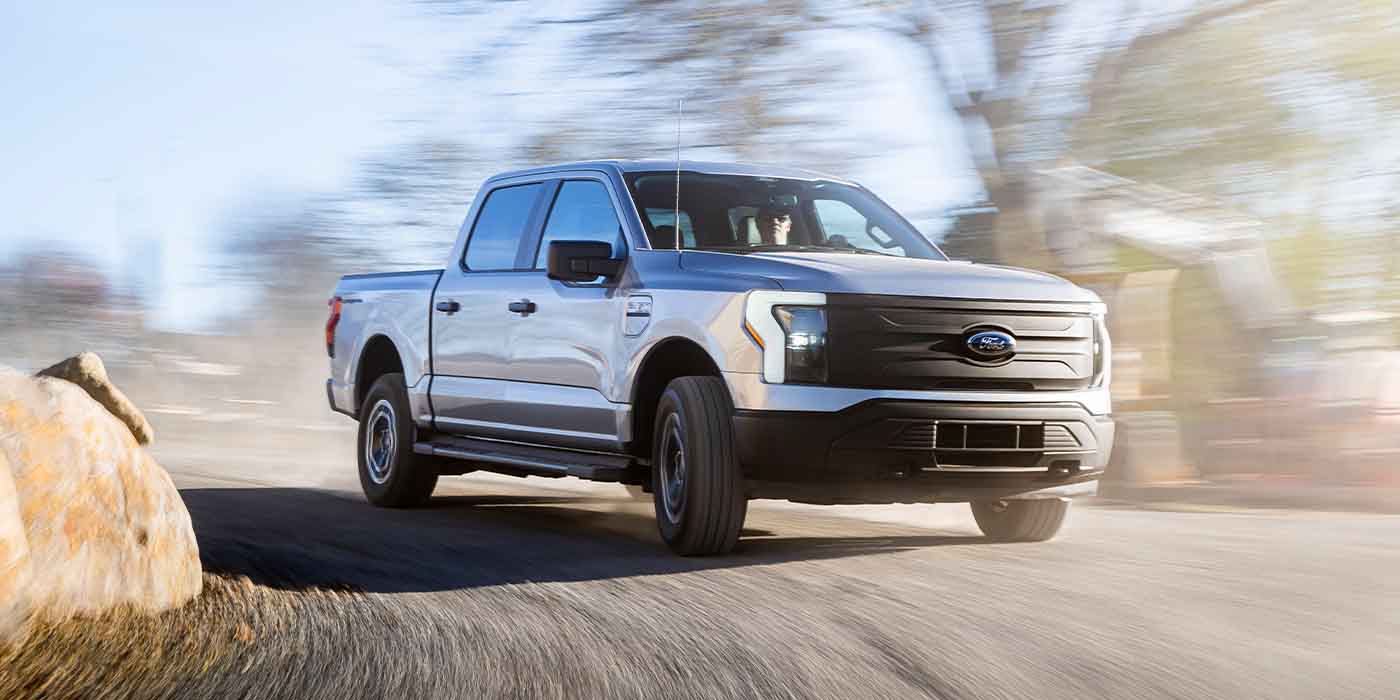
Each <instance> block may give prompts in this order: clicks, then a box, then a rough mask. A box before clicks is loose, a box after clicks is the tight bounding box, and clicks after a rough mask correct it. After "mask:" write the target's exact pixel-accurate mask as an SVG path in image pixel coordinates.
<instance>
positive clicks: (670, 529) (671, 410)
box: [651, 387, 695, 542]
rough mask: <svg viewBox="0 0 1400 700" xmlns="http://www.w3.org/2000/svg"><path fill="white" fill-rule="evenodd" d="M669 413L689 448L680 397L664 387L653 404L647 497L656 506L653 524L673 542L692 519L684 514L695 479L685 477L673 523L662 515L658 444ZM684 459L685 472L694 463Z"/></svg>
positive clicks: (688, 429)
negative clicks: (677, 516)
mask: <svg viewBox="0 0 1400 700" xmlns="http://www.w3.org/2000/svg"><path fill="white" fill-rule="evenodd" d="M671 414H676V415H678V416H679V417H680V425H681V433H682V438H684V439H685V440H686V449H687V450H689V449H691V439H692V438H691V435H692V431H691V426H690V422H689V421H688V420H687V416H686V414H685V410H684V409H683V408H682V407H681V400H680V396H679V395H677V394H676V390H675V389H674V388H671V387H667V389H666V391H665V393H663V394H662V395H661V401H660V402H658V403H657V406H656V423H655V424H654V425H653V426H652V432H651V434H652V446H651V453H652V454H651V496H652V505H654V506H655V509H656V523H657V526H658V527H659V528H660V530H661V536H662V538H663V539H665V540H666V541H668V542H672V541H675V540H677V539H679V538H680V537H682V536H683V535H684V534H685V526H686V523H687V522H688V521H689V520H691V519H692V518H689V517H687V515H688V511H689V510H690V508H691V504H692V503H694V502H695V500H694V499H693V498H692V497H691V492H692V491H693V490H694V485H695V479H693V478H687V479H686V480H685V491H686V494H685V496H686V497H685V507H684V508H683V509H682V510H681V520H680V522H673V521H672V520H671V519H670V518H669V517H668V516H667V515H666V505H665V502H664V500H663V499H665V498H666V496H665V494H664V491H665V490H666V486H665V484H663V483H662V482H661V447H662V442H663V441H662V439H661V433H662V429H663V427H664V426H665V425H666V421H667V419H668V418H670V416H671ZM686 459H687V460H688V461H690V464H689V465H688V466H687V471H689V470H691V469H693V466H694V462H693V461H691V460H692V457H691V456H690V455H687V456H686Z"/></svg>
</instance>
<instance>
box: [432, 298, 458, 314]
mask: <svg viewBox="0 0 1400 700" xmlns="http://www.w3.org/2000/svg"><path fill="white" fill-rule="evenodd" d="M437 310H438V311H441V312H443V313H445V314H455V313H457V312H458V311H461V310H462V305H461V304H459V303H457V302H456V301H455V300H452V299H449V300H447V301H440V302H438V303H437Z"/></svg>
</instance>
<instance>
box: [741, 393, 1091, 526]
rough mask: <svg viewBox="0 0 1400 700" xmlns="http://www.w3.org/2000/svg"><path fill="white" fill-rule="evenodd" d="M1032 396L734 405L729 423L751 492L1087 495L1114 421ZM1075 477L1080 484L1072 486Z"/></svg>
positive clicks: (835, 498)
mask: <svg viewBox="0 0 1400 700" xmlns="http://www.w3.org/2000/svg"><path fill="white" fill-rule="evenodd" d="M1041 398H1042V401H1041V402H1040V403H993V402H972V401H960V402H952V401H913V400H907V399H875V400H870V401H865V402H862V403H859V404H856V405H854V406H850V407H848V408H845V409H843V410H839V411H835V412H829V413H828V412H815V411H766V410H751V409H743V408H739V409H736V410H735V413H734V430H735V437H736V440H737V446H738V452H739V459H740V463H741V464H742V465H743V467H744V472H745V476H746V478H747V479H748V480H749V481H750V484H751V486H752V490H753V493H752V495H753V496H754V497H758V498H766V497H773V498H789V499H792V500H803V501H811V502H821V503H840V502H846V503H890V502H911V503H913V502H942V501H967V500H978V499H989V498H1006V497H1012V496H1015V497H1026V496H1031V495H1085V492H1086V491H1087V492H1089V493H1092V482H1093V481H1095V480H1096V479H1098V478H1099V477H1100V476H1102V474H1103V469H1104V466H1105V465H1107V464H1108V459H1109V456H1110V453H1111V451H1112V448H1113V433H1114V424H1113V420H1112V419H1111V418H1109V417H1108V416H1106V415H1095V414H1093V413H1091V412H1090V411H1089V410H1087V409H1086V408H1085V407H1084V406H1082V405H1080V404H1077V403H1073V402H1060V401H1055V402H1048V401H1045V400H1044V399H1045V395H1044V394H1042V397H1041ZM1080 484H1086V485H1087V488H1078V489H1076V488H1071V487H1075V486H1076V485H1080ZM1047 489H1049V490H1051V491H1047Z"/></svg>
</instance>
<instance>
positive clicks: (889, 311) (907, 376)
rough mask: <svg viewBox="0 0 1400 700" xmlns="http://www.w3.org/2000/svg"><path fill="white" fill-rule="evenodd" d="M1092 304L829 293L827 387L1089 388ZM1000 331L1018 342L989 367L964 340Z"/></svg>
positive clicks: (1090, 376) (1091, 367)
mask: <svg viewBox="0 0 1400 700" xmlns="http://www.w3.org/2000/svg"><path fill="white" fill-rule="evenodd" d="M1090 310H1091V309H1090V307H1089V306H1088V305H1086V304H1065V303H1039V302H991V301H968V300H962V299H934V298H918V297H892V296H875V295H855V294H829V295H827V325H828V337H827V358H828V364H829V369H828V383H830V384H832V385H836V386H853V387H868V388H880V389H964V390H984V391H1045V390H1072V389H1084V388H1087V387H1088V386H1089V385H1090V384H1091V383H1092V381H1093V377H1094V352H1093V348H1094V319H1093V317H1092V316H1091V315H1090ZM979 329H996V330H1000V331H1003V332H1007V333H1009V334H1010V335H1012V336H1013V337H1014V338H1015V339H1016V349H1015V353H1014V354H1013V355H1012V356H1011V357H1010V358H1009V359H1007V360H1003V361H1000V362H986V361H983V360H981V359H979V358H976V357H974V356H972V355H971V353H969V352H968V350H967V348H966V346H965V344H964V339H965V338H966V337H967V336H968V335H969V334H970V333H972V332H975V331H977V330H979Z"/></svg>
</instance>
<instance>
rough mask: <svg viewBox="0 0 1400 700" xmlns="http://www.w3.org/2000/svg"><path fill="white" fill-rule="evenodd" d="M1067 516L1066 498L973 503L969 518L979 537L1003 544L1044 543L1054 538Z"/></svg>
mask: <svg viewBox="0 0 1400 700" xmlns="http://www.w3.org/2000/svg"><path fill="white" fill-rule="evenodd" d="M1068 512H1069V499H1068V498H1037V499H1027V500H1023V501H974V502H973V503H972V517H974V518H976V519H977V527H979V528H981V529H982V534H984V535H986V536H988V537H990V538H992V539H996V540H1003V541H1006V542H1043V541H1045V540H1048V539H1050V538H1052V537H1054V536H1055V534H1056V533H1058V532H1059V531H1060V526H1061V525H1063V524H1064V522H1065V514H1066V513H1068Z"/></svg>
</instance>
